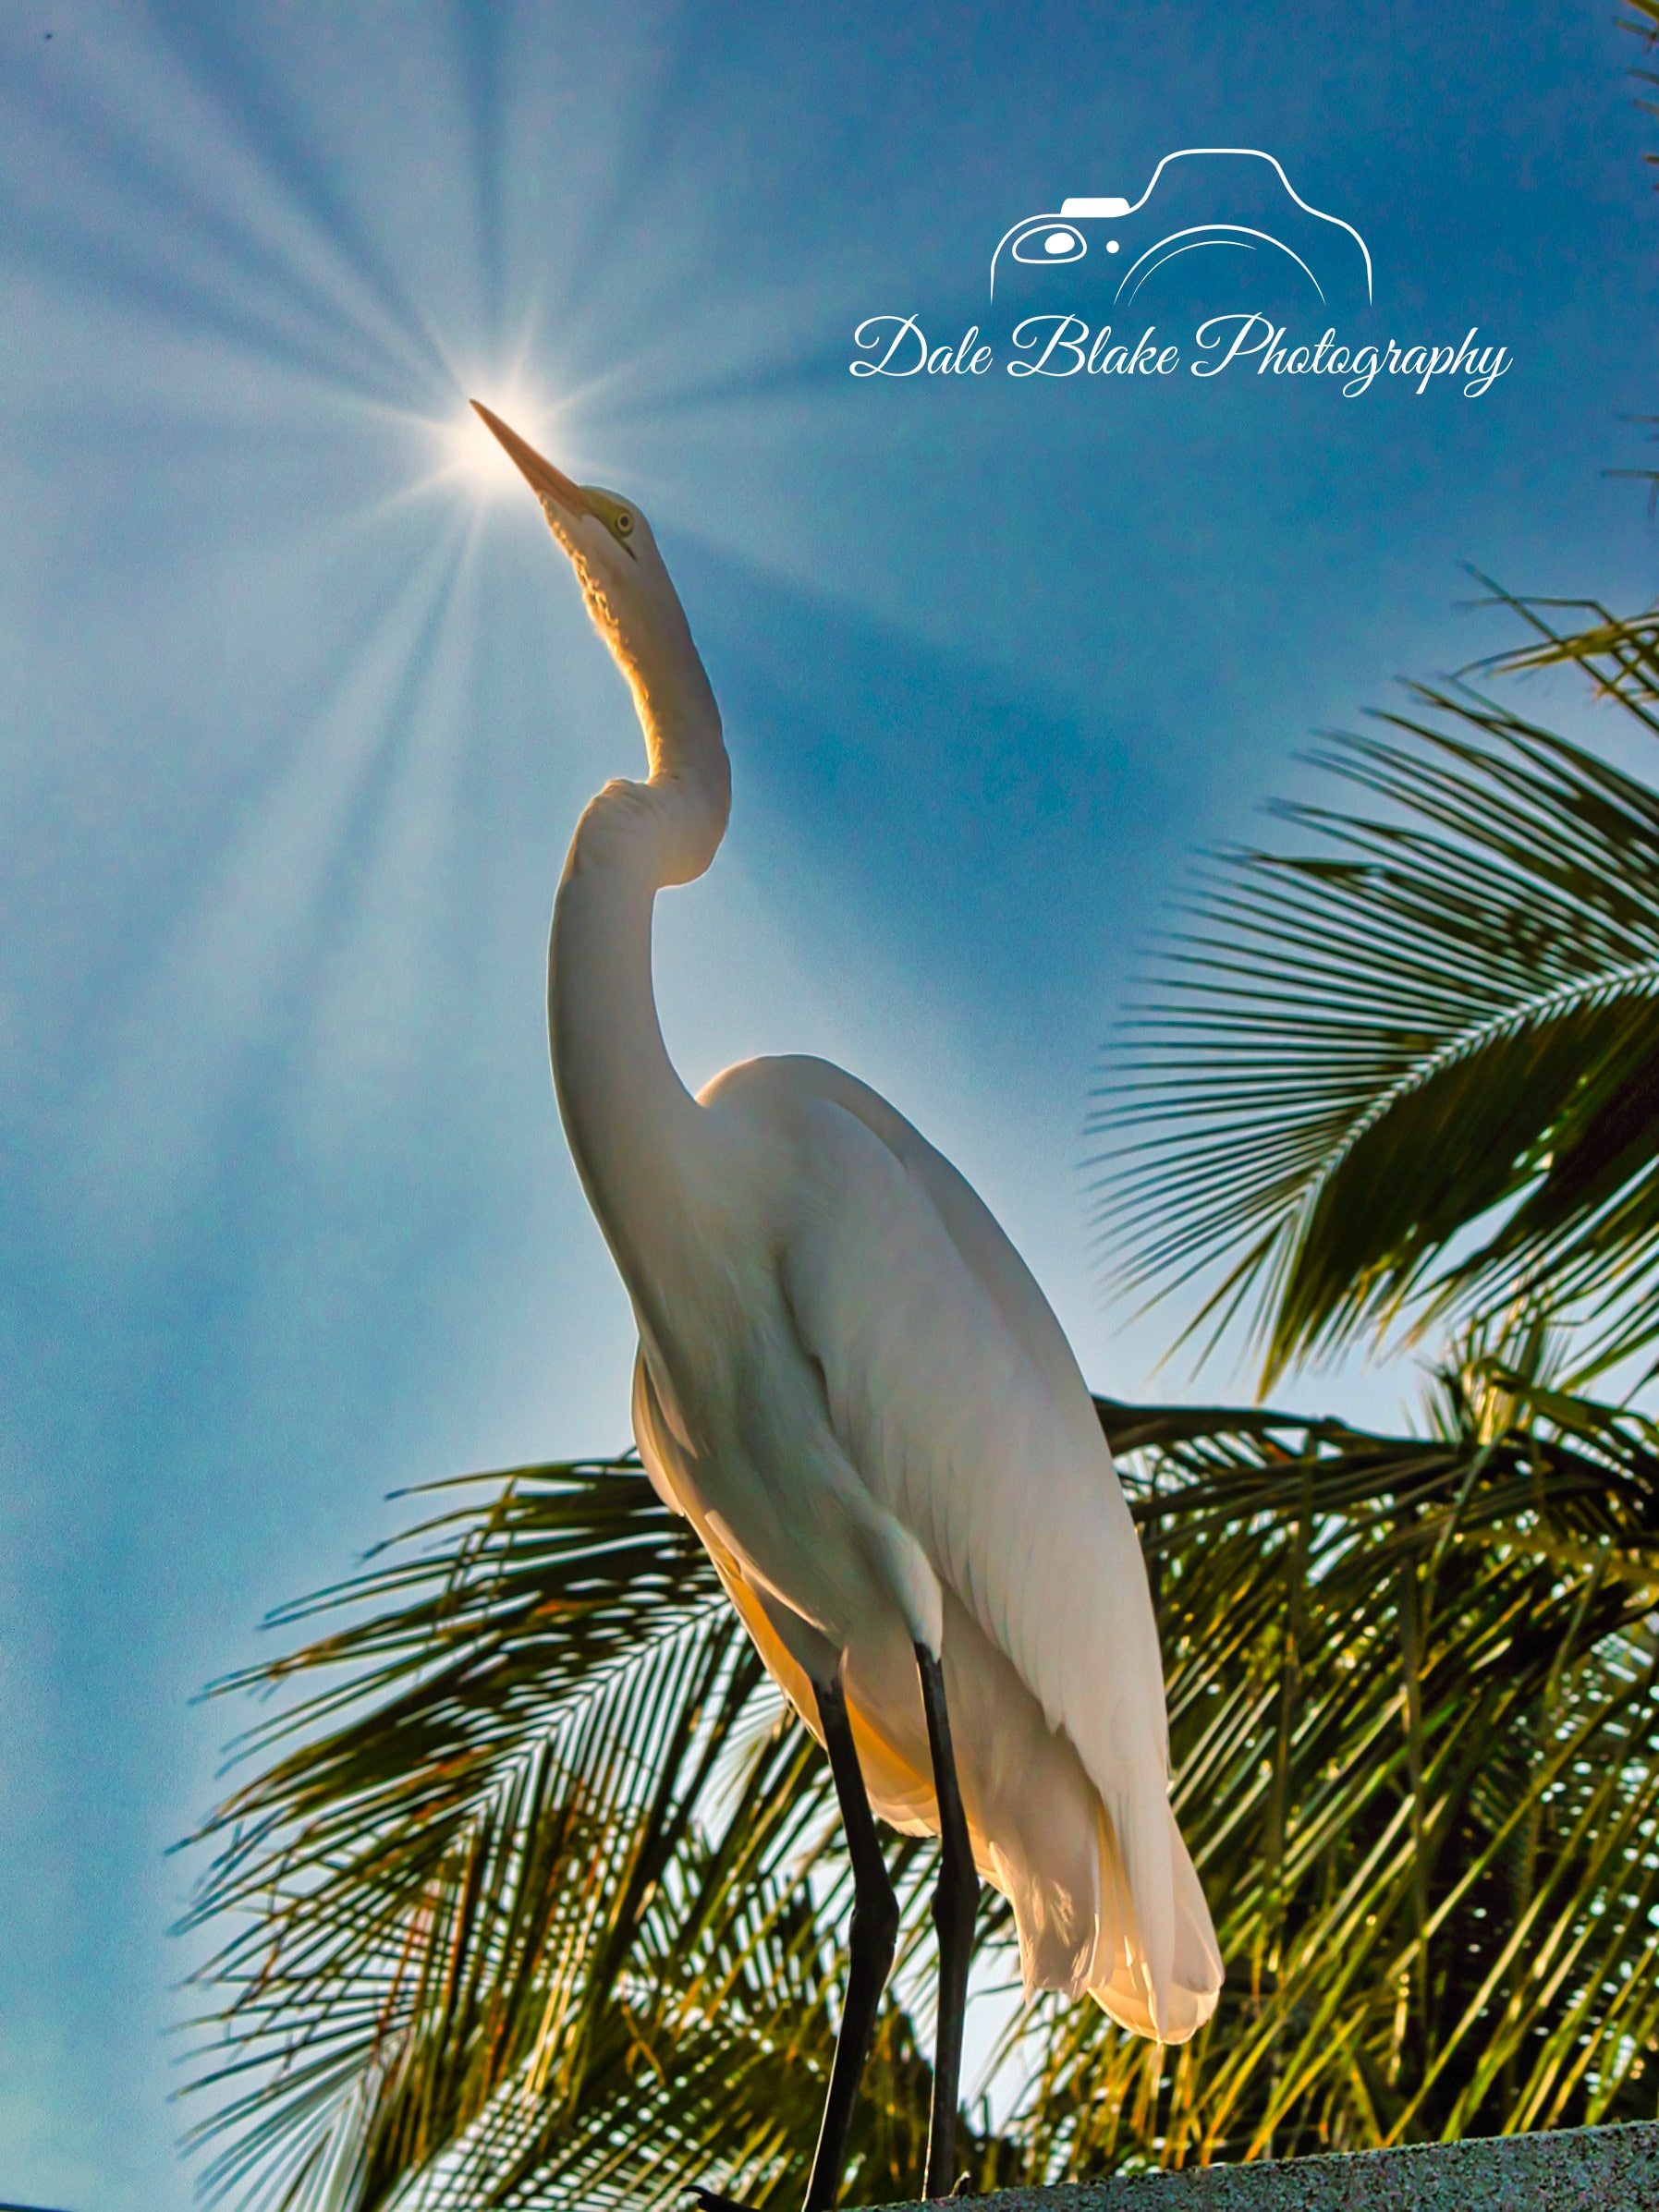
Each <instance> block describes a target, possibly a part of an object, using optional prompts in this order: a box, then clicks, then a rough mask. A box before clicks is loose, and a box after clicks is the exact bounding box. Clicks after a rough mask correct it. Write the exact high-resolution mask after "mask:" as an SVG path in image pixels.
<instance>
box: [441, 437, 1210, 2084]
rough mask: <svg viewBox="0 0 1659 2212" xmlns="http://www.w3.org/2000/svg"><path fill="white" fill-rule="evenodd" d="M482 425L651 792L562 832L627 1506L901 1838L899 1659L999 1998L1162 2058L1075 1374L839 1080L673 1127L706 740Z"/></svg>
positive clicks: (1205, 1955)
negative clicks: (566, 561)
mask: <svg viewBox="0 0 1659 2212" xmlns="http://www.w3.org/2000/svg"><path fill="white" fill-rule="evenodd" d="M481 411H482V410H481ZM486 419H489V420H490V421H491V424H492V427H493V428H494V430H495V431H496V434H497V435H498V436H501V437H502V438H503V442H504V443H505V444H507V445H508V449H509V451H511V452H513V453H514V456H515V458H517V459H518V462H519V465H520V467H521V468H524V470H525V473H526V474H527V475H528V476H530V478H531V483H532V485H534V486H535V487H536V488H537V489H538V491H539V492H540V493H541V496H542V498H543V506H544V507H545V509H546V512H547V516H548V519H549V521H550V522H551V524H552V526H553V529H554V531H555V535H556V536H557V538H558V539H559V541H560V542H561V544H562V545H563V546H564V548H565V550H566V552H567V553H568V554H569V555H570V558H571V560H572V562H573V563H574V565H575V567H576V569H577V573H578V576H579V579H580V582H581V585H582V589H583V592H584V595H585V597H586V599H587V602H588V605H589V608H590V611H591V612H592V615H593V618H594V620H595V622H596V624H597V626H598V627H599V629H600V631H601V634H602V635H603V636H604V638H605V641H606V643H607V644H608V645H609V646H610V648H611V650H612V651H613V653H614V654H615V656H616V660H617V662H618V664H619V665H620V667H621V668H622V671H623V673H624V675H626V676H627V677H628V682H629V684H630V685H631V687H632V689H633V692H634V697H635V702H636V705H637V708H638V711H639V715H640V723H641V724H642V726H643V729H644V734H645V739H646V745H647V749H648V753H649V758H650V763H651V775H650V780H649V781H648V782H646V783H643V784H637V783H623V782H617V783H612V784H607V785H606V786H605V788H604V790H603V791H602V792H600V793H599V795H598V796H596V797H595V798H594V799H593V800H592V803H591V804H590V806H589V808H588V809H587V811H586V813H585V814H584V815H583V817H582V820H581V822H580V825H579V828H578V830H577V833H576V836H575V839H574V841H573V843H572V845H571V847H570V853H569V857H568V859H567V864H566V868H565V874H564V878H563V881H562V882H561V885H560V888H559V893H558V900H557V905H556V909H555V920H554V930H553V942H552V950H551V955H550V963H549V996H548V1003H549V1024H550V1035H551V1042H552V1052H553V1064H554V1073H555V1082H556V1085H557V1089H558V1097H559V1104H560V1110H561V1112H562V1114H563V1118H564V1123H565V1127H566V1130H567V1135H568V1138H569V1143H570V1148H571V1151H572V1153H573V1154H574V1156H575V1160H576V1163H577V1167H578V1169H579V1173H580V1175H581V1179H582V1183H583V1185H584V1187H585V1189H586V1192H587V1195H588V1197H589V1199H590V1201H591V1203H592V1209H593V1211H594V1213H595V1215H596V1216H597V1218H598V1221H599V1223H600V1225H601V1227H602V1229H603V1230H604V1234H605V1237H606V1240H607V1242H608V1244H609V1246H610V1248H611V1251H612V1253H613V1255H614V1256H615V1258H616V1265H617V1267H618V1269H619V1270H620V1271H621V1274H622V1278H623V1281H624V1282H625V1283H626V1284H627V1286H628V1294H629V1296H630V1298H631V1300H632V1303H633V1307H634V1311H635V1314H636V1316H637V1317H638V1321H639V1329H640V1353H639V1360H638V1364H637V1367H636V1370H635V1380H634V1401H633V1420H634V1433H635V1436H636V1438H637V1440H638V1442H639V1447H640V1455H641V1457H642V1459H643V1462H644V1465H645V1467H646V1469H647V1471H648V1473H649V1475H650V1477H651V1480H652V1482H653V1485H654V1486H655V1488H656V1489H657V1490H658V1492H659V1493H660V1494H661V1496H662V1497H663V1499H664V1500H665V1501H666V1503H667V1504H669V1505H670V1506H671V1507H672V1508H673V1509H674V1511H675V1512H677V1513H683V1514H685V1515H687V1516H688V1517H689V1519H690V1521H691V1523H692V1525H694V1527H695V1528H696V1530H697V1533H698V1535H699V1537H701V1540H702V1542H703V1543H704V1544H705V1545H706V1547H707V1549H708V1550H709V1553H710V1555H711V1557H712V1558H713V1560H714V1564H715V1566H716V1568H717V1569H718V1572H719V1574H720V1577H721V1580H722V1582H723V1583H724V1585H725V1586H726V1590H727V1591H728V1592H729V1594H730V1596H731V1598H732V1600H733V1602H734V1604H735V1605H736V1606H737V1608H738V1611H739V1612H740V1614H741V1615H742V1618H743V1621H744V1623H745V1624H746V1626H747V1628H748V1630H749V1632H750V1635H751V1636H752V1637H753V1639H754V1642H755V1644H756V1646H757V1647H758V1648H759V1650H760V1652H761V1655H762V1659H764V1661H765V1664H766V1666H767V1667H768V1669H769V1670H770V1671H771V1673H772V1674H773V1676H774V1678H775V1680H776V1682H777V1683H778V1684H779V1685H780V1687H781V1688H782V1690H783V1691H784V1693H785V1694H786V1695H787V1697H788V1698H789V1699H790V1701H791V1702H792V1703H793V1705H794V1706H795V1708H797V1710H798V1711H799V1713H800V1715H801V1717H802V1719H803V1720H805V1721H806V1722H807V1724H808V1726H809V1727H811V1728H813V1729H814V1730H817V1729H818V1728H819V1709H818V1702H817V1697H816V1695H815V1693H814V1688H813V1684H814V1683H823V1682H825V1681H826V1680H827V1679H828V1678H829V1677H830V1675H832V1674H833V1672H834V1671H835V1669H836V1665H837V1663H839V1664H840V1666H841V1668H842V1670H843V1671H842V1681H843V1683H844V1686H845V1693H846V1701H847V1707H848V1713H849V1716H850V1719H851V1722H852V1729H853V1735H854V1740H855V1742H856V1744H857V1747H858V1757H859V1764H860V1767H861V1768H862V1772H863V1778H864V1782H865V1786H866V1788H867V1790H868V1793H869V1796H870V1799H871V1802H872V1805H873V1806H874V1808H875V1810H876V1811H877V1812H878V1813H879V1814H880V1815H881V1816H882V1817H884V1818H885V1819H887V1820H888V1821H890V1822H891V1823H892V1824H893V1825H894V1826H895V1827H896V1828H898V1829H905V1830H908V1831H909V1832H911V1833H925V1832H929V1831H933V1832H937V1831H938V1829H939V1826H940V1818H939V1813H938V1810H937V1806H936V1803H935V1790H934V1784H933V1769H932V1767H931V1765H930V1757H929V1741H928V1735H927V1731H926V1726H925V1723H924V1715H923V1705H922V1696H921V1689H920V1687H919V1683H918V1676H917V1661H916V1656H915V1654H916V1647H918V1646H921V1647H925V1648H926V1649H927V1650H928V1651H930V1652H932V1653H933V1655H935V1657H938V1658H940V1659H942V1661H943V1669H944V1679H945V1692H946V1695H947V1699H948V1705H949V1714H950V1727H951V1732H952V1735H953V1738H954V1744H955V1751H956V1764H957V1770H958V1776H959V1780H960V1785H961V1794H962V1801H963V1809H964V1810H965V1812H966V1815H967V1820H968V1828H969V1834H970V1840H971V1845H972V1852H973V1857H974V1860H975V1862H976V1863H977V1865H978V1866H979V1868H980V1870H981V1872H982V1874H983V1875H984V1876H985V1877H986V1878H988V1879H989V1880H990V1881H992V1882H993V1883H994V1884H995V1885H996V1887H997V1888H998V1889H1000V1890H1003V1891H1004V1892H1006V1895H1007V1896H1008V1898H1009V1899H1010V1901H1011V1902H1012V1904H1013V1907H1014V1912H1015V1916H1016V1919H1017V1922H1018V1925H1019V1941H1020V1952H1021V1960H1022V1963H1023V1967H1024V1973H1025V1979H1026V1983H1027V1987H1028V1988H1032V1987H1036V1988H1055V1989H1064V1990H1067V1991H1068V1992H1070V1993H1072V1994H1074V1995H1078V1994H1081V1993H1082V1992H1083V1991H1085V1990H1087V1991H1089V1992H1090V1993H1091V1994H1092V1995H1093V1996H1094V1997H1095V1998H1096V1999H1098V2000H1099V2002H1100V2003H1101V2004H1102V2005H1103V2006H1104V2008H1105V2010H1106V2011H1108V2012H1109V2013H1110V2014H1111V2016H1112V2017H1113V2018H1114V2019H1115V2020H1116V2021H1119V2022H1120V2023H1122V2024H1123V2025H1125V2026H1126V2027H1128V2028H1131V2029H1134V2030H1136V2031H1137V2032H1139V2033H1141V2034H1142V2035H1146V2036H1156V2037H1158V2038H1159V2039H1160V2040H1162V2041H1165V2042H1172V2043H1173V2042H1181V2041H1184V2040H1185V2039H1186V2038H1187V2037H1188V2036H1191V2035H1192V2033H1193V2032H1194V2030H1195V2029H1196V2028H1198V2027H1199V2026H1200V2025H1201V2024H1202V2022H1203V2021H1205V2020H1206V2019H1208V2017H1209V2016H1210V2014H1211V2012H1212V2011H1214V2006H1215V2002H1216V1994H1217V1991H1218V1989H1219V1987H1220V1985H1221V1979H1222V1969H1221V1962H1220V1958H1219V1955H1218V1953H1217V1951H1216V1946H1215V1939H1214V1932H1213V1930H1212V1927H1211V1924H1210V1917H1209V1914H1208V1912H1207V1910H1206V1907H1205V1904H1204V1899H1203V1894H1202V1890H1201V1888H1200V1886H1199V1882H1198V1878H1197V1876H1196V1874H1195V1873H1194V1871H1193V1867H1192V1864H1191V1861H1190V1859H1189V1856H1188V1853H1187V1851H1186V1847H1185V1845H1184V1844H1183V1842H1182V1841H1181V1837H1180V1833H1179V1831H1178V1829H1177V1825H1176V1822H1175V1818H1174V1816H1173V1814H1172V1812H1171V1810H1170V1805H1169V1798H1168V1755H1167V1730H1166V1722H1165V1703H1164V1682H1163V1671H1162V1666H1161V1662H1160V1658H1159V1651H1158V1642H1157V1633H1156V1627H1155V1624H1154V1621H1153V1610H1152V1603H1151V1599H1150V1596H1149V1593H1148V1589H1147V1581H1146V1572H1145V1567H1144V1563H1143V1562H1142V1559H1141V1550H1140V1546H1139V1543H1138V1541H1137V1538H1136V1535H1135V1529H1134V1525H1133V1523H1132V1521H1131V1519H1130V1515H1129V1512H1128V1506H1127V1504H1126V1503H1125V1501H1124V1497H1123V1493H1122V1490H1121V1489H1120V1488H1119V1486H1118V1482H1117V1477H1116V1473H1115V1471H1114V1468H1113V1465H1112V1460H1111V1454H1110V1452H1109V1451H1108V1449H1107V1446H1106V1443H1105V1440H1104V1437H1103V1435H1102V1433H1101V1428H1100V1424H1099V1421H1098V1419H1097V1417H1096V1415H1095V1410H1094V1406H1093V1404H1092V1400H1091V1398H1090V1394H1089V1392H1088V1390H1087V1388H1086V1386H1085V1384H1084V1382H1083V1379H1082V1376H1081V1374H1080V1371H1079V1368H1078V1365H1077V1362H1076V1360H1075V1358H1074V1357H1073V1355H1072V1352H1071V1349H1070V1346H1069V1345H1068V1344H1067V1341H1066V1337H1065V1335H1064V1333H1063V1331H1062V1330H1061V1328H1060V1325H1059V1323H1058V1321H1057V1320H1056V1319H1055V1316H1054V1314H1053V1312H1052V1310H1051V1309H1050V1307H1049V1306H1048V1304H1047V1301H1046V1300H1045V1299H1044V1297H1043V1294H1042V1292H1041V1291H1040V1290H1039V1288H1038V1287H1037V1284H1036V1282H1035V1281H1034V1280H1033V1278H1032V1277H1031V1273H1030V1272H1029V1270H1027V1268H1026V1267H1025V1265H1024V1263H1023V1261H1022V1260H1021V1259H1020V1258H1019V1254H1018V1253H1017V1252H1016V1251H1015V1250H1014V1247H1013V1246H1012V1245H1011V1244H1010V1243H1009V1242H1008V1240H1007V1238H1006V1236H1005V1235H1004V1234H1003V1232H1002V1230H1001V1229H1000V1228H999V1227H998V1226H997V1223H996V1222H995V1221H994V1219H993V1218H992V1216H991V1214H990V1212H989V1211H988V1210H987V1209H986V1208H985V1206H984V1205H983V1204H982V1202H981V1200H980V1199H979V1198H978V1197H977V1196H976V1195H975V1194H974V1192H973V1191H972V1190H971V1189H970V1186H969V1185H968V1184H967V1183H966V1182H965V1181H964V1180H963V1178H962V1177H961V1176H960V1175H959V1174H958V1173H957V1172H956V1170H955V1169H954V1168H953V1167H951V1165H950V1164H949V1162H948V1161H945V1160H944V1159H943V1158H942V1157H941V1156H940V1154H939V1153H937V1152H936V1151H934V1150H933V1148H932V1146H930V1145H929V1144H928V1143H927V1142H926V1141H925V1140H924V1139H923V1138H922V1137H921V1136H919V1135H918V1134H917V1132H916V1131H915V1130H914V1129H913V1128H912V1127H911V1126H910V1124H909V1123H908V1122H907V1121H905V1120H904V1119H903V1117H902V1116H901V1115H899V1114H898V1113H897V1112H895V1111H894V1109H893V1108H892V1107H891V1106H889V1105H887V1104H886V1103H885V1102H884V1100H882V1099H880V1098H879V1097H877V1096H876V1094H875V1093H874V1092H873V1091H872V1090H870V1089H868V1088H866V1087H865V1086H864V1085H863V1084H861V1083H860V1082H857V1081H856V1080H855V1079H854V1078H853V1077H852V1076H848V1075H846V1074H844V1073H843V1072H842V1071H841V1070H840V1069H838V1068H836V1067H832V1066H830V1065H828V1064H827V1063H824V1062H823V1061H818V1060H811V1059H773V1060H757V1061H750V1062H747V1063H743V1064H742V1065H739V1066H737V1067H733V1068H729V1069H727V1070H726V1073H725V1074H724V1075H722V1076H717V1077H716V1078H715V1080H714V1082H713V1083H711V1084H710V1085H709V1086H708V1087H707V1088H706V1089H705V1090H704V1091H703V1092H702V1093H701V1096H700V1097H698V1098H696V1099H693V1098H692V1097H691V1096H690V1094H689V1092H688V1091H687V1089H686V1088H685V1087H684V1085H683V1084H682V1083H681V1082H680V1079H679V1077H678V1076H677V1074H676V1072H675V1069H674V1067H673V1065H672V1063H671V1062H670V1060H669V1058H668V1054H667V1051H666V1049H665V1045H664V1042H663V1037H662V1032H661V1029H660V1027H659V1026H658V1021H657V1015H656V1006H655V1001H654V997H653V985H652V968H651V931H652V914H653V902H654V900H655V897H656V894H657V892H658V891H659V890H660V889H662V888H663V887H664V886H665V885H667V884H671V883H681V882H686V881H690V880H691V879H692V878H694V877H696V876H698V875H700V874H701V873H702V871H703V870H704V869H706V868H707V867H708V865H709V863H710V861H711V860H712V859H713V857H714V852H715V850H716V848H717V846H718V845H719V843H720V840H721V838H722V836H723V835H724V833H725V828H726V815H727V811H728V806H729V793H730V782H729V772H728V767H727V761H726V750H725V746H724V743H723V739H722V735H721V727H720V717H719V713H718V711H717V709H716V707H715V703H714V695H713V693H712V691H711V689H710V687H709V684H708V680H707V677H706V675H704V672H703V668H702V664H701V661H700V659H699V658H698V655H697V651H696V649H695V647H694V645H693V643H692V640H691V636H690V631H689V626H687V623H686V620H685V617H684V614H683V613H682V612H681V609H680V605H679V602H678V599H677V596H676V594H675V592H674V589H673V586H672V584H671V583H670V582H669V579H668V577H667V573H666V571H665V568H664V565H663V563H662V560H661V556H660V555H659V554H658V553H657V551H656V548H655V545H654V543H653V541H652V538H651V533H650V530H649V529H648V527H647V526H646V525H645V523H644V521H643V519H642V518H641V517H639V516H638V512H637V510H635V509H632V508H631V507H629V506H627V505H625V504H624V503H622V502H620V501H619V500H617V499H616V496H615V495H614V494H609V493H605V492H599V491H597V490H593V489H592V488H578V487H575V486H572V485H570V484H569V482H568V480H567V479H564V478H562V477H560V476H559V475H558V472H557V471H556V470H553V469H551V468H550V467H549V465H548V464H546V463H544V462H542V461H541V460H540V456H535V455H533V454H532V453H531V449H529V448H528V447H523V446H522V445H521V442H519V441H518V440H517V439H515V438H513V437H512V434H511V433H510V432H506V431H505V426H501V425H498V424H496V423H494V419H493V418H486ZM531 462H534V463H535V464H537V467H538V468H540V469H541V470H542V471H543V472H544V475H543V476H542V477H539V476H538V475H537V473H536V472H535V470H534V469H532V468H531ZM550 487H551V489H550ZM572 495H574V502H579V503H580V504H574V502H573V497H572ZM624 526H625V527H624Z"/></svg>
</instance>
